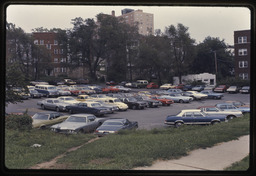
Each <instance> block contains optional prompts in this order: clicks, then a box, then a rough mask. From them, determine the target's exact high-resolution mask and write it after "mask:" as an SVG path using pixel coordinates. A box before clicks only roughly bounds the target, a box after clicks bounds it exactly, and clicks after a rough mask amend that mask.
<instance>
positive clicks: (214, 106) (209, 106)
mask: <svg viewBox="0 0 256 176" xmlns="http://www.w3.org/2000/svg"><path fill="white" fill-rule="evenodd" d="M200 108H216V107H215V106H199V107H198V108H197V109H200Z"/></svg>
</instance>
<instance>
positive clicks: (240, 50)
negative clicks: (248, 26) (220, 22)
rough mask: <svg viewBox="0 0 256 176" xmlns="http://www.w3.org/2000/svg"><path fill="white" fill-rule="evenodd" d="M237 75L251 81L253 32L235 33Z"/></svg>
mask: <svg viewBox="0 0 256 176" xmlns="http://www.w3.org/2000/svg"><path fill="white" fill-rule="evenodd" d="M234 47H235V75H236V77H240V78H241V79H250V56H251V49H250V48H251V32H250V30H242V31H234Z"/></svg>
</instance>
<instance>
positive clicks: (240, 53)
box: [238, 49, 247, 56]
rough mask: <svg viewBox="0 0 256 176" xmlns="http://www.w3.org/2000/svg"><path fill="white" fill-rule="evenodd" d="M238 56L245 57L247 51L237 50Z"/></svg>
mask: <svg viewBox="0 0 256 176" xmlns="http://www.w3.org/2000/svg"><path fill="white" fill-rule="evenodd" d="M238 55H239V56H246V55H247V49H239V50H238Z"/></svg>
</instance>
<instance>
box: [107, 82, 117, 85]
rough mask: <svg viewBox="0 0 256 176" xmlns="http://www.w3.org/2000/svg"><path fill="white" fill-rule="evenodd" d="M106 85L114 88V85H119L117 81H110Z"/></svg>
mask: <svg viewBox="0 0 256 176" xmlns="http://www.w3.org/2000/svg"><path fill="white" fill-rule="evenodd" d="M106 85H108V86H113V85H117V83H116V82H115V81H109V82H106Z"/></svg>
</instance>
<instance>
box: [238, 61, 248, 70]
mask: <svg viewBox="0 0 256 176" xmlns="http://www.w3.org/2000/svg"><path fill="white" fill-rule="evenodd" d="M239 68H248V61H239Z"/></svg>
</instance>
